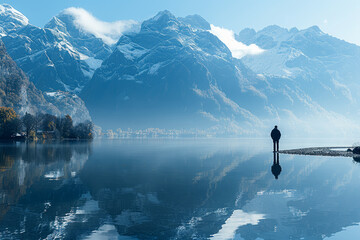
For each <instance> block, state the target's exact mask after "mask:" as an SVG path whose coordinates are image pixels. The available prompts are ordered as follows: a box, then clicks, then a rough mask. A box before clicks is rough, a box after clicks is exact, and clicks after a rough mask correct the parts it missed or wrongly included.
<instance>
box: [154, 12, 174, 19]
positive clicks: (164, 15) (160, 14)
mask: <svg viewBox="0 0 360 240" xmlns="http://www.w3.org/2000/svg"><path fill="white" fill-rule="evenodd" d="M162 18H167V19H176V17H175V16H174V15H173V14H172V13H171V12H170V11H169V10H163V11H160V12H158V14H156V15H155V17H153V18H152V20H154V21H158V20H160V19H162Z"/></svg>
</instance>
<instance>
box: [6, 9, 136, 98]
mask: <svg viewBox="0 0 360 240" xmlns="http://www.w3.org/2000/svg"><path fill="white" fill-rule="evenodd" d="M6 6H7V7H6ZM1 9H2V12H3V14H0V22H7V23H8V24H7V25H5V26H6V28H5V27H4V29H5V30H4V31H3V34H2V35H3V37H2V40H3V42H4V44H5V45H6V48H7V49H8V52H9V54H10V56H11V57H12V58H13V59H14V60H15V62H16V63H17V64H18V65H19V66H20V67H21V68H22V69H23V70H24V71H25V72H26V74H27V75H28V76H29V78H30V80H31V81H32V82H34V84H35V86H36V87H37V88H39V89H41V90H43V91H56V90H61V91H68V92H74V93H79V92H80V91H81V89H82V88H83V87H84V85H85V84H86V83H87V82H88V81H89V80H90V78H91V77H92V75H93V73H94V71H95V70H96V69H97V68H98V67H100V65H101V63H102V61H103V60H104V59H105V58H106V57H108V56H109V55H110V53H111V51H112V49H111V41H110V40H109V39H111V37H112V38H115V39H116V40H113V41H114V42H116V41H117V39H118V37H119V35H120V34H121V31H126V30H129V29H133V28H132V27H133V26H136V22H126V23H120V22H119V23H117V24H114V25H112V24H110V23H103V22H99V21H97V20H96V19H95V20H94V19H93V20H94V21H95V22H89V23H87V24H93V25H95V27H97V28H99V29H100V30H99V29H95V30H94V31H92V30H93V29H91V28H89V29H87V28H86V27H87V25H86V24H85V23H84V20H82V19H81V16H82V15H83V14H88V13H87V12H85V13H84V12H82V11H84V10H82V9H73V8H71V9H66V10H64V11H63V12H62V13H60V14H59V15H58V16H56V17H54V18H52V19H51V20H50V22H49V23H48V24H46V25H45V27H44V28H39V27H36V26H33V25H31V24H28V21H27V19H26V17H25V16H23V15H22V14H21V13H19V12H18V11H16V10H15V9H13V8H11V7H10V6H8V5H2V8H1ZM1 9H0V10H1ZM79 11H80V13H79ZM79 14H80V16H79ZM79 18H80V19H79ZM13 19H15V20H13ZM17 19H20V20H23V21H22V22H21V21H20V20H17ZM87 19H88V18H87ZM90 20H91V19H90ZM20 23H22V24H20ZM25 23H26V24H25ZM14 24H15V26H16V27H12V26H13V25H14ZM96 24H98V25H96ZM120 24H122V25H121V26H120ZM8 25H9V26H8ZM109 26H110V27H109ZM106 27H108V28H109V29H108V31H115V30H117V33H116V34H113V35H111V34H110V36H108V35H107V33H106V32H105V33H104V32H102V31H101V29H103V28H106ZM119 29H120V30H119ZM10 32H11V34H7V33H10ZM99 32H100V33H101V34H102V35H101V34H100V35H99V34H97V33H99ZM106 37H107V38H106Z"/></svg>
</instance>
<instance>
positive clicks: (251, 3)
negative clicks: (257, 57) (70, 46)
mask: <svg viewBox="0 0 360 240" xmlns="http://www.w3.org/2000/svg"><path fill="white" fill-rule="evenodd" d="M1 2H2V3H9V4H11V5H12V6H13V7H15V8H16V9H17V10H19V11H20V12H22V13H23V14H24V15H25V16H27V17H28V18H29V20H30V22H31V23H32V24H34V25H37V26H43V25H44V24H45V23H46V22H47V21H48V20H49V19H50V18H51V17H52V16H54V15H56V14H57V13H59V12H60V11H61V10H63V9H65V8H68V7H73V6H75V7H82V8H84V9H86V10H87V11H89V12H91V13H92V14H93V15H94V16H95V17H96V18H98V19H101V20H103V21H115V20H124V19H134V20H137V21H142V20H144V19H147V18H150V17H152V16H153V15H155V14H156V13H157V12H158V11H161V10H164V9H168V10H170V11H171V12H172V13H174V14H175V15H176V16H186V15H189V14H194V13H197V14H200V15H201V16H203V17H204V18H205V19H206V20H208V21H209V22H210V23H212V24H214V25H216V26H220V27H225V28H228V29H232V30H234V31H235V32H239V31H240V30H241V29H243V28H245V27H251V28H254V29H256V30H259V29H261V28H263V27H265V26H268V25H271V24H277V25H280V26H283V27H287V28H291V27H297V28H299V29H303V28H307V27H310V26H313V25H318V26H319V27H320V28H321V29H322V30H323V31H324V32H327V33H329V34H331V35H333V36H336V37H338V38H341V39H345V40H346V41H349V42H353V43H357V44H358V45H360V24H359V23H360V14H359V13H360V1H357V0H343V1H338V0H316V1H315V0H301V1H300V0H222V1H219V0H100V1H99V0H31V1H29V0H13V1H1Z"/></svg>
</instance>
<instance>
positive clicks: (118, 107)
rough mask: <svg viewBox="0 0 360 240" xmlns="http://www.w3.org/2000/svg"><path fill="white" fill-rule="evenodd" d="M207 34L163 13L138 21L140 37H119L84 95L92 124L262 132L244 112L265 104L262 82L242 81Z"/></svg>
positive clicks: (192, 20) (190, 21) (233, 62)
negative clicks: (228, 125)
mask: <svg viewBox="0 0 360 240" xmlns="http://www.w3.org/2000/svg"><path fill="white" fill-rule="evenodd" d="M199 23H201V24H199ZM208 29H209V24H206V21H205V20H204V19H202V18H201V17H199V16H195V17H194V16H192V17H187V18H185V19H183V18H176V17H175V16H174V15H172V14H171V13H170V12H169V11H163V12H160V13H159V14H157V15H156V16H155V17H153V18H151V19H149V20H147V21H144V22H143V23H142V25H141V30H140V32H139V33H133V34H126V35H124V36H122V37H121V38H120V40H119V42H118V43H117V45H116V48H115V50H114V52H113V53H112V54H111V55H110V57H109V58H108V59H106V60H105V61H104V62H103V64H102V66H101V67H100V68H99V69H98V70H97V71H96V72H95V74H94V77H93V78H92V80H91V81H90V82H89V84H88V85H87V86H86V87H85V89H84V91H83V92H82V97H83V98H84V100H85V102H86V103H87V106H88V108H89V110H90V113H91V115H92V117H93V118H94V120H95V121H96V122H101V123H102V124H104V125H106V126H118V127H124V126H131V127H136V126H140V127H161V126H163V127H168V128H182V127H184V128H189V127H197V128H203V127H210V126H212V125H214V124H216V123H218V122H222V121H228V122H233V121H238V122H242V123H244V124H245V123H247V124H249V125H254V124H255V125H256V124H258V125H261V121H260V120H259V119H258V117H256V116H255V115H254V114H253V113H251V112H250V111H249V110H247V109H250V107H251V105H253V104H256V103H259V102H263V99H262V97H261V96H259V94H258V93H260V90H258V89H256V86H257V85H259V86H264V81H263V80H262V79H260V78H257V77H256V75H255V74H253V75H251V73H247V69H246V68H245V67H244V66H243V65H242V64H241V62H240V61H238V60H237V59H234V58H232V56H231V52H230V51H229V49H228V48H227V47H226V46H225V45H224V44H223V43H222V42H221V41H220V40H219V39H218V38H217V37H216V36H214V35H213V34H211V33H210V32H209V31H208ZM244 75H246V77H250V78H251V81H252V87H251V88H247V81H248V80H247V79H245V77H244ZM240 93H241V94H240ZM260 95H261V94H260ZM98 96H101V98H99V97H98ZM109 106H111V107H109ZM255 111H257V110H255ZM239 131H246V130H243V129H242V128H241V127H239Z"/></svg>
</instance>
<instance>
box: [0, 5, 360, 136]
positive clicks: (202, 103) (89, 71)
mask: <svg viewBox="0 0 360 240" xmlns="http://www.w3.org/2000/svg"><path fill="white" fill-rule="evenodd" d="M1 6H2V7H1V8H0V22H1V21H2V22H6V24H3V25H2V30H1V34H2V40H3V41H4V43H5V45H6V47H7V48H8V51H9V54H10V56H11V57H12V58H13V59H14V60H15V61H16V63H17V64H18V65H19V66H20V67H21V68H22V69H23V70H24V71H25V72H26V74H28V76H29V78H30V80H31V81H32V82H33V83H34V84H35V86H37V87H38V88H39V89H41V90H43V91H45V92H48V94H45V98H46V99H47V100H48V101H49V102H52V103H53V105H55V106H62V105H63V104H65V105H67V106H70V105H71V104H77V106H78V109H84V107H85V106H84V104H83V103H82V102H81V99H80V98H78V97H77V96H76V95H74V94H79V95H80V96H81V97H82V98H83V99H84V100H85V103H86V105H87V107H88V108H89V110H90V113H91V115H92V117H93V119H94V122H95V123H96V124H98V125H100V126H103V127H105V128H113V129H114V128H119V127H121V128H128V127H131V128H146V127H160V128H177V129H179V128H180V129H189V128H191V129H203V130H204V129H207V130H209V129H211V132H216V131H217V132H219V133H220V134H223V135H228V134H229V133H230V134H234V135H244V134H249V135H252V134H254V133H255V134H256V133H260V134H261V133H263V132H265V130H268V128H270V127H271V125H273V124H274V123H278V124H279V125H281V126H282V129H284V130H285V131H287V132H288V133H289V134H292V133H290V132H291V131H293V130H295V132H296V133H300V134H307V133H310V134H312V135H318V134H321V133H322V132H326V133H328V134H334V135H338V134H339V133H341V134H343V135H346V134H349V133H356V132H358V133H360V128H359V127H358V126H357V124H356V120H357V118H358V117H359V116H360V111H358V110H357V109H358V103H359V102H360V94H359V92H360V91H359V90H360V85H359V83H358V80H357V76H359V74H360V70H359V69H360V66H359V64H360V61H359V60H360V47H359V46H356V45H354V44H350V43H347V42H345V41H342V40H339V39H337V38H335V37H332V36H329V35H327V34H325V33H323V32H322V31H321V30H320V29H319V28H318V27H311V28H308V29H305V30H298V29H296V28H293V29H290V30H288V29H284V28H281V27H278V26H269V27H266V28H264V29H263V30H260V31H258V32H256V31H255V30H253V29H244V30H243V31H241V32H240V33H239V34H238V35H236V34H234V33H233V32H232V31H230V30H226V29H223V28H219V27H216V26H214V25H211V24H209V23H208V22H207V21H206V20H205V19H203V18H202V17H201V16H199V15H191V16H187V17H183V18H182V17H175V16H174V15H172V14H171V13H170V12H169V11H162V12H160V13H158V14H157V15H156V16H155V17H153V18H151V19H148V20H146V21H144V22H143V23H142V24H141V26H140V25H139V24H137V23H136V22H134V21H118V22H113V23H108V22H102V21H100V20H98V19H96V18H94V17H93V16H92V15H90V14H89V13H88V12H86V11H85V10H84V9H80V8H69V9H66V10H64V11H63V12H61V13H60V14H59V15H57V16H55V17H54V18H52V19H51V20H50V22H49V23H48V24H46V25H45V27H44V28H39V27H35V26H33V25H31V24H29V23H28V20H27V19H26V17H25V16H23V15H22V14H21V13H19V12H18V11H16V10H15V9H13V8H12V7H11V6H9V5H1ZM63 99H66V100H65V101H62V102H57V103H54V102H53V101H54V100H63ZM57 104H58V105H57ZM65 109H66V108H65ZM67 109H68V110H71V109H70V108H67ZM80 112H81V111H80ZM84 114H85V115H86V110H85V111H83V112H82V113H81V114H80V115H84ZM324 123H326V124H324ZM297 126H301V127H297Z"/></svg>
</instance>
